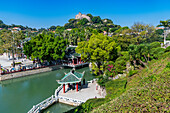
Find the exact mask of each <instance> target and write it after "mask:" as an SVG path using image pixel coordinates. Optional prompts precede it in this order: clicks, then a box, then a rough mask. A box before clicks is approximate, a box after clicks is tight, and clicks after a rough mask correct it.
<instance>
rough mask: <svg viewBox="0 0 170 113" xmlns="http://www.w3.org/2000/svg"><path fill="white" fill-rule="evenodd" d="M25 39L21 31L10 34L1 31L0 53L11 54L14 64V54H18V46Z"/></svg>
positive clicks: (9, 32)
mask: <svg viewBox="0 0 170 113" xmlns="http://www.w3.org/2000/svg"><path fill="white" fill-rule="evenodd" d="M24 38H25V36H24V34H23V33H22V31H17V32H11V31H9V30H3V31H1V43H2V44H1V45H0V51H1V52H11V53H12V59H13V62H14V54H15V53H18V52H19V50H18V48H17V47H18V46H20V44H21V41H22V40H23V39H24Z"/></svg>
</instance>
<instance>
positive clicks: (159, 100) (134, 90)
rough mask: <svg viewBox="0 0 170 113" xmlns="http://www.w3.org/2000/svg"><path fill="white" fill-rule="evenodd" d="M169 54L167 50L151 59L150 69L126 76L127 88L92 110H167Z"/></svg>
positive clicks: (169, 79) (168, 100) (169, 101)
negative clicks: (158, 56) (156, 58)
mask: <svg viewBox="0 0 170 113" xmlns="http://www.w3.org/2000/svg"><path fill="white" fill-rule="evenodd" d="M169 56H170V53H169V52H168V53H165V54H163V55H162V56H161V57H160V59H158V60H153V61H151V62H150V64H149V68H150V70H148V69H147V68H145V69H143V70H141V71H139V72H138V73H137V74H136V75H134V76H132V77H130V78H128V82H127V89H126V91H125V92H124V93H123V94H122V95H121V96H118V97H117V98H115V99H113V100H112V101H110V102H108V103H105V104H103V105H101V106H100V107H99V108H96V109H94V110H93V112H94V113H97V112H102V113H103V112H109V113H113V112H169V103H170V99H169V93H168V89H169V87H168V86H169V82H170V70H169V68H168V66H167V65H169V63H168V62H169V59H170V58H169ZM167 61H168V62H167Z"/></svg>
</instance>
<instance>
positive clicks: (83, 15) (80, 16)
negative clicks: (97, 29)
mask: <svg viewBox="0 0 170 113" xmlns="http://www.w3.org/2000/svg"><path fill="white" fill-rule="evenodd" d="M83 18H86V19H87V20H88V21H91V19H90V17H89V16H87V15H85V14H81V12H79V14H77V15H76V16H75V19H80V20H81V19H83Z"/></svg>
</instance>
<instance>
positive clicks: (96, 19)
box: [92, 16, 102, 24]
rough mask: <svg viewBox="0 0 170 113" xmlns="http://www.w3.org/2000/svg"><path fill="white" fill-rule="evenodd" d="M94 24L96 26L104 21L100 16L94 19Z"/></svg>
mask: <svg viewBox="0 0 170 113" xmlns="http://www.w3.org/2000/svg"><path fill="white" fill-rule="evenodd" d="M92 22H93V23H94V24H95V23H102V20H101V18H100V16H94V17H93V18H92Z"/></svg>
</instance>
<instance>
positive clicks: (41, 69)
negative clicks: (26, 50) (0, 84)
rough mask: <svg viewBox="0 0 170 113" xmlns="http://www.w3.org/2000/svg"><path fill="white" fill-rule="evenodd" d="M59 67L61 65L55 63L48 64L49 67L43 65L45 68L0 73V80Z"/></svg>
mask: <svg viewBox="0 0 170 113" xmlns="http://www.w3.org/2000/svg"><path fill="white" fill-rule="evenodd" d="M61 67H62V66H61V65H56V66H50V67H45V68H39V69H33V70H27V71H21V72H15V73H9V74H5V75H0V81H4V80H9V79H14V78H19V77H24V76H28V75H33V74H38V73H42V72H48V71H53V70H57V69H60V68H61Z"/></svg>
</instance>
